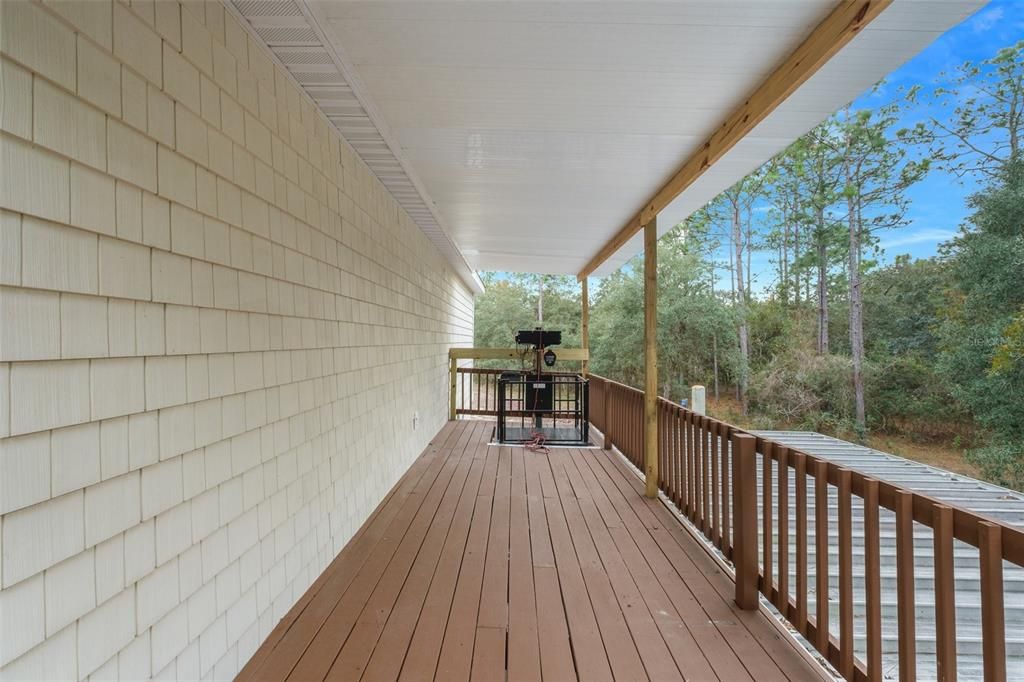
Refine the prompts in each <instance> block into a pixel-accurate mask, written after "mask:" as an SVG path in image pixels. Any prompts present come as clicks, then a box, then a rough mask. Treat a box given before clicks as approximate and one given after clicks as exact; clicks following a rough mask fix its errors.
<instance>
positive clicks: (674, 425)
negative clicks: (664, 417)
mask: <svg viewBox="0 0 1024 682" xmlns="http://www.w3.org/2000/svg"><path fill="white" fill-rule="evenodd" d="M668 423H669V431H670V433H671V435H672V445H671V448H670V452H671V453H672V501H673V502H674V503H675V505H676V507H678V506H679V500H680V499H681V496H680V493H679V485H680V481H682V476H680V474H679V408H678V407H675V406H673V407H672V413H671V415H669V422H668Z"/></svg>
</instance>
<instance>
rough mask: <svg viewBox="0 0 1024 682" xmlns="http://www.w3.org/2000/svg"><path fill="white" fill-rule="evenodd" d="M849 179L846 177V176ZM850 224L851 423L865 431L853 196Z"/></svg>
mask: <svg viewBox="0 0 1024 682" xmlns="http://www.w3.org/2000/svg"><path fill="white" fill-rule="evenodd" d="M847 182H849V178H848V179H847ZM846 205H847V209H848V212H849V219H848V221H849V226H850V254H849V264H848V267H849V280H850V356H851V357H852V359H853V396H854V404H855V417H854V423H855V424H856V427H857V430H858V431H859V432H860V433H863V432H864V428H865V420H864V299H863V295H862V293H861V286H860V284H861V283H860V258H861V256H860V250H861V222H860V205H859V202H858V200H857V198H856V197H854V196H850V197H847V200H846Z"/></svg>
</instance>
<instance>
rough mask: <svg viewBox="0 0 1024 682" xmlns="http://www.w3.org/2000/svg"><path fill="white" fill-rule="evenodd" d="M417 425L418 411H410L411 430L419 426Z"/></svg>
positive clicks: (418, 421)
mask: <svg viewBox="0 0 1024 682" xmlns="http://www.w3.org/2000/svg"><path fill="white" fill-rule="evenodd" d="M419 426H420V413H419V412H413V413H412V430H413V431H415V430H416V429H418V428H419Z"/></svg>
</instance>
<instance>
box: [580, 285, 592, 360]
mask: <svg viewBox="0 0 1024 682" xmlns="http://www.w3.org/2000/svg"><path fill="white" fill-rule="evenodd" d="M581 285H582V292H581V294H580V302H581V303H582V306H583V309H582V311H581V324H580V337H581V338H580V341H581V342H582V345H583V350H585V351H587V353H588V359H587V360H584V361H583V376H587V374H588V373H589V372H590V360H589V353H590V292H589V291H588V290H587V278H586V277H584V278H583V281H582V282H581Z"/></svg>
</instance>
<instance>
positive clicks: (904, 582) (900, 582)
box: [896, 490, 917, 682]
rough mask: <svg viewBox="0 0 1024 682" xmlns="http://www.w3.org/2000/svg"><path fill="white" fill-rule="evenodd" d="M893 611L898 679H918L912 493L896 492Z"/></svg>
mask: <svg viewBox="0 0 1024 682" xmlns="http://www.w3.org/2000/svg"><path fill="white" fill-rule="evenodd" d="M896 611H897V615H898V621H897V623H898V635H897V637H898V640H899V653H900V679H901V680H904V681H905V682H906V681H907V680H914V679H917V651H916V647H915V641H914V618H915V614H914V494H913V493H911V492H909V491H906V490H898V491H896Z"/></svg>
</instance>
